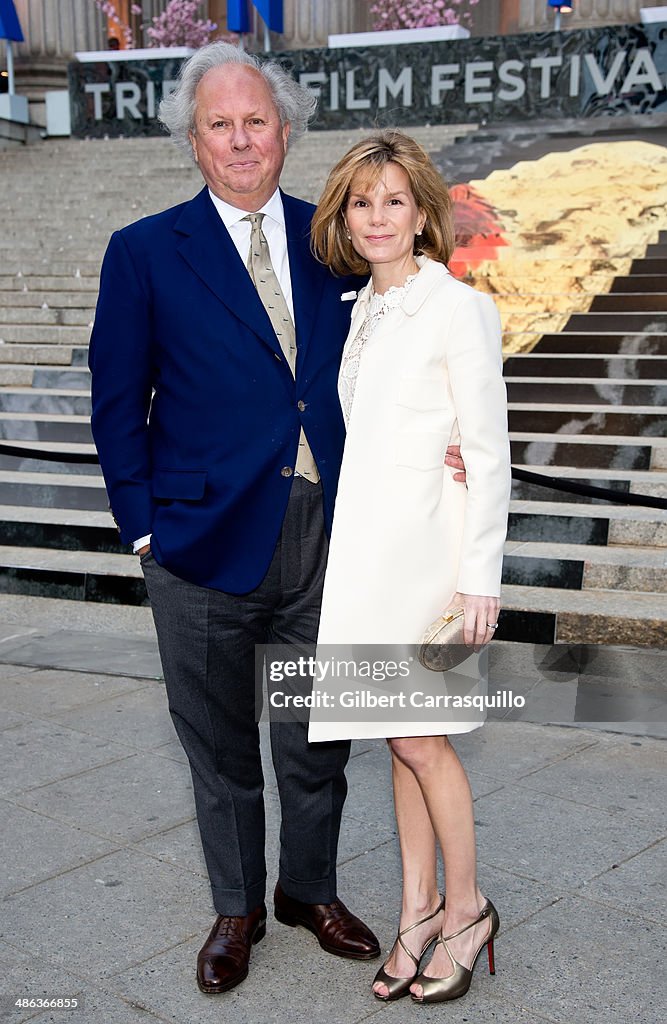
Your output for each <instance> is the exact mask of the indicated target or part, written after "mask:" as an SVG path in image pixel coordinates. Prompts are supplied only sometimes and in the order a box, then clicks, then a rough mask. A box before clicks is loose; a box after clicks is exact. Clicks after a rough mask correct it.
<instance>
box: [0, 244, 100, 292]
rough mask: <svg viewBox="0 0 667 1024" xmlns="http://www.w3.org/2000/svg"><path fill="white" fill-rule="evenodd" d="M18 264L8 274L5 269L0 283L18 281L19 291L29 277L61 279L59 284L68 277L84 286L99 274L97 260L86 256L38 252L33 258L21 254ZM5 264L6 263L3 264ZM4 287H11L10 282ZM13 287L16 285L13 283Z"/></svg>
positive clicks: (77, 285)
mask: <svg viewBox="0 0 667 1024" xmlns="http://www.w3.org/2000/svg"><path fill="white" fill-rule="evenodd" d="M19 264H20V265H19V266H17V267H16V269H14V270H12V271H11V272H10V273H9V274H8V273H7V270H6V269H5V270H4V273H3V274H2V275H1V277H0V285H1V284H2V281H5V280H7V282H9V281H11V280H12V279H14V280H16V279H18V281H19V282H20V285H18V287H19V291H20V290H21V287H22V286H23V284H24V283H28V284H29V283H30V281H31V279H32V281H33V283H34V281H56V280H58V279H60V280H61V286H62V284H63V283H64V280H63V279H65V278H70V279H72V280H73V281H76V287H77V289H78V288H85V287H86V281H87V280H91V279H93V280H94V279H97V280H99V276H100V264H99V262H98V261H97V260H93V259H90V258H88V257H85V258H84V257H82V258H80V259H73V258H71V257H70V258H69V259H64V258H63V257H62V255H61V254H59V253H57V252H55V251H54V252H52V253H50V254H49V255H48V256H46V255H44V254H43V253H39V254H38V255H37V256H36V257H34V258H33V259H30V258H28V257H27V256H25V255H23V256H22V257H21V259H20V261H19ZM5 266H7V265H5ZM6 287H12V285H11V284H9V283H7V285H6ZM13 287H17V285H14V286H13ZM39 287H44V288H45V290H47V291H48V290H49V289H48V288H47V287H46V285H40V286H39Z"/></svg>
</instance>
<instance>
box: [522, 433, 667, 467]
mask: <svg viewBox="0 0 667 1024" xmlns="http://www.w3.org/2000/svg"><path fill="white" fill-rule="evenodd" d="M510 445H511V451H512V462H513V463H514V464H515V465H523V466H529V465H531V464H533V465H535V466H536V467H542V468H543V467H545V466H548V467H549V472H550V473H551V472H555V471H556V470H558V471H560V469H561V467H564V468H568V467H574V468H580V469H582V470H586V471H589V470H595V471H598V470H599V471H600V472H603V471H605V470H612V469H613V470H623V471H627V470H649V469H650V470H660V469H667V438H664V437H632V436H629V435H628V436H624V435H621V436H614V435H613V434H612V435H607V436H604V435H600V436H595V437H591V436H589V435H586V434H568V433H565V432H563V433H559V434H552V433H540V432H538V431H513V432H512V433H511V434H510ZM536 471H537V470H536Z"/></svg>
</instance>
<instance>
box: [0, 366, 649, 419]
mask: <svg viewBox="0 0 667 1024" xmlns="http://www.w3.org/2000/svg"><path fill="white" fill-rule="evenodd" d="M40 372H41V373H49V372H50V373H51V374H53V373H54V371H40ZM69 373H70V374H78V376H79V378H80V382H81V387H79V388H68V389H64V388H62V387H60V386H48V387H45V386H40V385H39V383H38V381H34V386H33V387H29V386H28V387H13V388H12V387H6V388H3V389H0V411H3V410H6V411H8V412H48V413H66V414H74V415H85V414H88V415H90V395H89V394H88V393H87V392H86V391H85V390H84V389H86V388H88V387H89V383H90V377H89V375H87V376H86V374H87V371H85V369H84V368H80V369H79V370H70V371H69ZM506 384H507V391H508V397H509V401H510V409H517V408H518V407H519V406H520V405H525V404H526V403H530V404H531V405H532V404H533V403H536V404H537V403H540V405H541V408H540V409H539V410H535V412H536V415H539V414H540V413H541V412H542V411H546V407H547V406H553V405H554V404H555V403H557V402H558V400H559V398H562V401H563V403H565V402H567V404H568V406H569V407H574V406H577V407H578V406H579V405H581V406H583V407H591V406H594V407H595V412H596V413H597V412H599V411H600V410H601V409H602V408H603V406H602V403H606V404H607V405H608V406H610V407H611V408H608V409H605V414H606V415H609V416H612V415H613V414H614V413H615V412H616V411H617V410H619V411H620V408H621V407H623V408H625V409H626V410H628V412H630V411H631V410H633V409H636V410H637V412H639V410H640V409H641V410H643V414H644V417H645V418H646V417H648V420H650V421H651V422H653V421H654V420H655V418H656V417H658V416H659V415H660V413H661V411H662V413H663V414H664V412H665V411H667V410H666V409H663V410H661V409H660V407H661V406H667V383H664V382H663V381H660V380H647V381H640V382H637V381H630V382H627V381H616V380H607V379H606V378H600V379H598V380H596V379H593V380H591V381H579V380H575V379H572V378H568V377H564V378H548V377H546V378H545V377H536V378H525V377H506ZM652 407H655V408H652ZM562 408H565V406H563V407H562ZM551 411H552V412H553V409H552V410H551ZM516 429H521V428H519V427H517V428H516Z"/></svg>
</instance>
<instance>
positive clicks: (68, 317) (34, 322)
mask: <svg viewBox="0 0 667 1024" xmlns="http://www.w3.org/2000/svg"><path fill="white" fill-rule="evenodd" d="M94 312H95V311H94V308H93V307H90V306H89V307H87V308H85V309H71V308H53V307H50V306H49V307H48V308H45V307H44V306H42V307H40V308H39V309H35V308H34V307H32V306H0V332H2V333H3V334H4V333H5V327H6V325H9V324H12V325H13V324H29V325H30V326H31V327H32V326H44V325H51V324H60V325H62V326H70V325H71V326H75V327H81V326H83V327H88V328H90V327H91V325H92V320H93V315H94Z"/></svg>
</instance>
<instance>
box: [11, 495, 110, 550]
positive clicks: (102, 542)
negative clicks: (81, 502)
mask: <svg viewBox="0 0 667 1024" xmlns="http://www.w3.org/2000/svg"><path fill="white" fill-rule="evenodd" d="M0 536H2V537H3V538H4V539H5V542H6V544H8V545H11V546H18V547H33V548H52V549H57V550H61V551H103V552H115V553H116V554H120V553H127V552H128V551H129V548H128V547H127V545H125V544H121V543H120V540H119V537H118V530H117V529H116V526H115V523H114V521H113V519H112V517H111V514H110V513H109V511H108V510H105V511H99V512H95V511H90V510H84V509H77V508H70V509H64V508H49V507H41V508H40V507H35V506H32V505H30V506H23V505H1V506H0Z"/></svg>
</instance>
